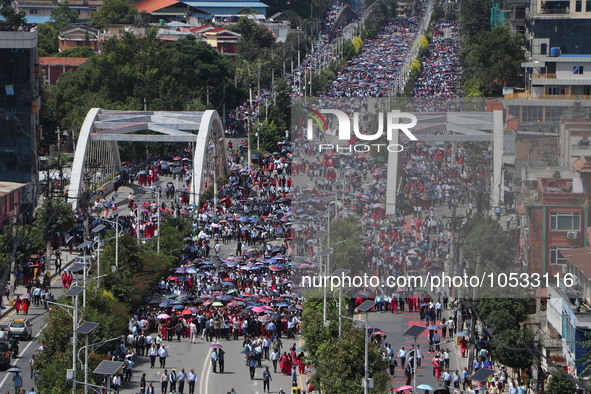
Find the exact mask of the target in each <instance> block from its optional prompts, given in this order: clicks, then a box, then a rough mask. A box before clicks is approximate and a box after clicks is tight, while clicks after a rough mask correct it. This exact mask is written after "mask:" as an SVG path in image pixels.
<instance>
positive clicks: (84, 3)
mask: <svg viewBox="0 0 591 394" xmlns="http://www.w3.org/2000/svg"><path fill="white" fill-rule="evenodd" d="M60 3H66V0H58V1H51V0H13V2H12V4H13V6H14V8H15V10H16V11H19V12H20V11H23V12H24V13H25V14H27V23H45V22H49V20H50V19H51V11H53V10H54V9H56V8H57V7H59V4H60ZM67 3H68V6H69V7H70V8H71V9H74V10H76V11H78V22H88V21H90V15H91V13H93V12H96V11H98V10H99V9H100V8H101V7H102V5H103V2H102V0H67Z"/></svg>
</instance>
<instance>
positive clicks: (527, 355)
mask: <svg viewBox="0 0 591 394" xmlns="http://www.w3.org/2000/svg"><path fill="white" fill-rule="evenodd" d="M534 347H535V346H534V335H533V332H532V331H531V330H530V329H527V328H524V329H520V328H516V329H508V330H504V331H502V332H499V333H496V334H495V336H494V343H493V349H492V352H491V354H492V357H493V358H494V359H495V360H497V361H498V362H499V363H500V364H503V365H506V366H508V367H511V368H513V369H514V370H517V371H521V370H522V369H525V368H528V367H531V366H532V363H533V358H532V352H531V351H530V349H534ZM518 373H519V372H518Z"/></svg>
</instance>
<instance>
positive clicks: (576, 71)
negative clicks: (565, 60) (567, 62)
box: [573, 66, 583, 75]
mask: <svg viewBox="0 0 591 394" xmlns="http://www.w3.org/2000/svg"><path fill="white" fill-rule="evenodd" d="M573 74H579V75H581V74H583V66H573Z"/></svg>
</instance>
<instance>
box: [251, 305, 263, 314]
mask: <svg viewBox="0 0 591 394" xmlns="http://www.w3.org/2000/svg"><path fill="white" fill-rule="evenodd" d="M252 311H253V312H255V313H261V312H264V311H265V308H263V307H262V306H255V307H254V308H252Z"/></svg>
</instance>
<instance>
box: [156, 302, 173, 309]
mask: <svg viewBox="0 0 591 394" xmlns="http://www.w3.org/2000/svg"><path fill="white" fill-rule="evenodd" d="M171 305H172V303H171V302H170V301H168V300H164V301H162V302H161V303H160V304H158V306H159V307H160V308H168V307H169V306H171Z"/></svg>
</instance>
